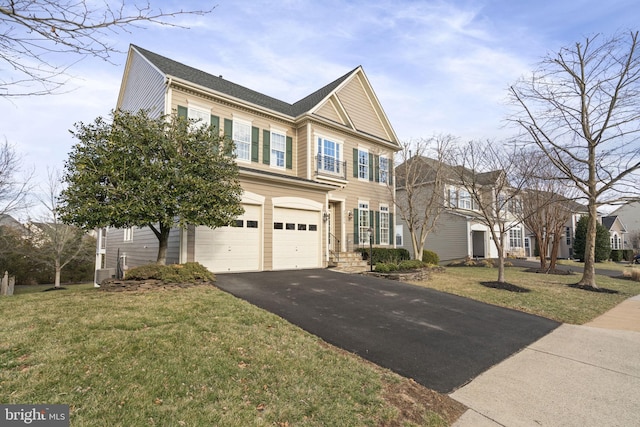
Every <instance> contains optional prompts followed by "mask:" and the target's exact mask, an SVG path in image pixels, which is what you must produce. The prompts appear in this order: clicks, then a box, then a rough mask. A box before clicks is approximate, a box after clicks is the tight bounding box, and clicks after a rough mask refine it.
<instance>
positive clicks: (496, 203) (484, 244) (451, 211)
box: [396, 156, 525, 261]
mask: <svg viewBox="0 0 640 427" xmlns="http://www.w3.org/2000/svg"><path fill="white" fill-rule="evenodd" d="M408 162H419V163H420V166H419V167H415V166H407V165H406V164H405V163H403V164H401V165H399V166H398V167H397V168H396V173H397V178H398V179H397V180H396V183H397V188H396V195H397V202H398V203H406V192H407V189H406V188H405V187H404V185H405V183H404V182H403V181H405V175H406V173H407V172H406V171H408V170H410V169H413V170H414V172H411V173H416V174H417V175H418V176H415V177H412V178H411V182H412V183H411V185H412V186H416V187H417V186H421V187H424V189H423V190H422V193H421V194H420V196H419V197H417V198H416V200H415V201H414V203H416V206H415V212H416V215H417V217H416V218H415V219H414V220H417V221H418V223H419V222H420V221H422V218H420V217H419V215H420V212H424V210H425V206H421V205H420V203H421V200H434V201H435V203H436V204H438V205H439V209H440V212H439V215H438V219H437V221H436V224H435V227H433V231H431V232H430V234H429V235H428V237H427V239H426V241H425V245H424V249H426V250H430V251H434V252H436V253H437V254H438V256H439V258H440V260H442V261H448V260H455V259H462V258H465V257H473V258H497V257H498V249H497V246H496V244H495V242H494V241H493V238H492V233H491V229H490V227H489V224H488V221H487V220H486V219H485V218H484V217H483V214H482V212H481V207H480V206H479V202H481V203H483V204H484V206H485V207H489V205H492V206H493V207H500V209H499V210H500V212H499V218H497V220H496V221H492V224H493V225H494V228H495V231H496V233H499V227H500V226H499V225H498V224H499V222H500V221H502V222H503V227H504V229H506V230H507V235H506V236H505V245H504V247H505V252H506V253H507V254H509V255H511V254H513V255H514V256H522V255H523V254H524V251H525V246H524V243H525V240H524V235H525V233H524V227H523V226H522V225H521V224H519V223H518V218H517V217H516V216H515V215H513V213H512V212H511V211H513V210H515V206H511V204H510V203H509V202H508V201H509V200H510V198H509V197H508V195H506V194H501V193H500V192H499V191H496V189H500V188H503V187H504V191H508V187H506V186H502V185H500V184H499V182H500V180H501V179H502V178H503V174H502V173H501V172H500V171H491V172H485V173H476V172H474V171H471V170H469V169H465V168H463V167H461V166H452V165H447V164H443V163H441V162H439V161H438V160H435V159H431V158H428V157H422V156H414V157H412V158H411V159H409V160H407V162H406V163H408ZM463 178H464V179H463ZM472 181H473V187H474V188H475V190H472V189H471V188H470V187H472V185H470V184H471V182H472ZM433 191H435V192H437V193H438V197H436V198H432V197H431V193H432V192H433ZM474 191H475V194H473V193H474ZM500 197H506V199H505V200H504V203H503V202H502V200H501V199H500ZM510 208H511V209H510ZM423 217H424V214H423ZM397 228H398V230H399V231H400V230H402V233H403V234H402V236H398V241H399V242H400V241H401V242H402V245H400V246H402V247H404V248H405V249H407V250H408V251H409V252H410V253H411V255H412V256H414V254H413V248H412V245H411V236H410V233H409V227H408V224H407V223H406V221H405V220H404V219H402V218H400V217H398V226H397Z"/></svg>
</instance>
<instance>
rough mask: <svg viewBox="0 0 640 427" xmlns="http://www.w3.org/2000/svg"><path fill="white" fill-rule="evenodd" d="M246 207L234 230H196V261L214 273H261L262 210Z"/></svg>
mask: <svg viewBox="0 0 640 427" xmlns="http://www.w3.org/2000/svg"><path fill="white" fill-rule="evenodd" d="M242 207H243V208H244V214H242V215H241V216H240V217H238V219H237V220H236V222H235V224H234V226H233V227H219V228H216V229H211V228H209V227H202V226H200V227H196V234H195V254H194V259H195V261H197V262H199V263H200V264H202V265H204V266H205V267H206V268H207V269H209V270H210V271H213V272H214V273H222V272H225V271H257V270H260V261H261V250H260V249H261V243H260V242H261V236H262V229H263V227H262V224H261V220H262V207H261V206H255V205H242Z"/></svg>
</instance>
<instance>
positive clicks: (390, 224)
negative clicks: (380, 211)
mask: <svg viewBox="0 0 640 427" xmlns="http://www.w3.org/2000/svg"><path fill="white" fill-rule="evenodd" d="M395 239H396V236H395V234H393V214H392V213H391V212H389V244H390V245H393V246H395V244H396V240H395Z"/></svg>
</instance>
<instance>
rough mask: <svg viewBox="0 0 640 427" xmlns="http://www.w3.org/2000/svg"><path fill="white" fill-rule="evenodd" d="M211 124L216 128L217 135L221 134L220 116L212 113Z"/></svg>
mask: <svg viewBox="0 0 640 427" xmlns="http://www.w3.org/2000/svg"><path fill="white" fill-rule="evenodd" d="M211 126H213V127H214V128H216V132H215V133H214V135H215V136H218V135H220V117H218V116H214V115H211Z"/></svg>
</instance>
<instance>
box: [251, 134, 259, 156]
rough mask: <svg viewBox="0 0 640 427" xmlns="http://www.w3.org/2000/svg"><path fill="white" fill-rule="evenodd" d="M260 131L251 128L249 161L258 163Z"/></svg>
mask: <svg viewBox="0 0 640 427" xmlns="http://www.w3.org/2000/svg"><path fill="white" fill-rule="evenodd" d="M259 139H260V129H258V128H257V127H255V126H252V127H251V161H252V162H258V161H259V159H258V156H259V154H258V152H259V150H260V141H259Z"/></svg>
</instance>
